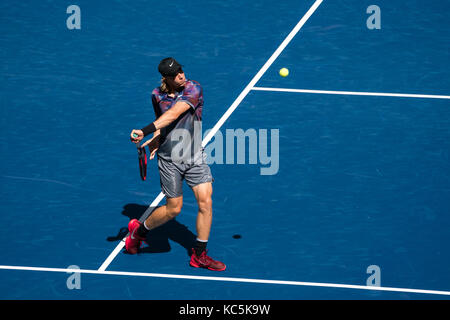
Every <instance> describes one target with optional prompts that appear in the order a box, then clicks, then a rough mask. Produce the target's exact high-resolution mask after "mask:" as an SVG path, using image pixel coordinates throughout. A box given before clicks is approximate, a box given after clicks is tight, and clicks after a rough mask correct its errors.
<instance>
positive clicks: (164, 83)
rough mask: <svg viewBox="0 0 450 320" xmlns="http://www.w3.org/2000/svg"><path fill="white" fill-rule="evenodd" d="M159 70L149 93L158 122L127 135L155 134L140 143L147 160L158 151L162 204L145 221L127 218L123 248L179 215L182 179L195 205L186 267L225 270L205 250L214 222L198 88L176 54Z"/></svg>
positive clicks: (133, 245)
mask: <svg viewBox="0 0 450 320" xmlns="http://www.w3.org/2000/svg"><path fill="white" fill-rule="evenodd" d="M158 71H159V72H160V73H161V75H162V79H161V85H160V86H159V87H157V88H156V89H154V90H153V92H152V103H153V108H154V111H155V115H156V120H155V121H154V122H152V123H150V124H149V125H148V126H146V127H144V128H142V129H141V130H137V129H133V130H132V131H131V134H130V138H131V141H132V142H134V143H138V142H140V141H141V140H142V139H143V138H144V137H146V136H147V135H149V134H151V133H153V138H152V139H150V140H149V141H147V142H146V143H144V144H143V145H142V146H144V147H145V145H148V146H149V149H150V159H153V158H154V155H155V153H157V155H158V168H159V174H160V183H161V189H162V192H163V193H164V195H165V196H166V204H165V205H164V206H161V207H159V208H157V209H155V210H154V211H153V212H152V214H151V215H150V216H149V217H148V218H147V220H145V221H144V223H140V222H139V221H138V220H136V219H133V220H131V221H130V223H129V224H128V230H129V232H130V234H129V235H128V237H127V238H126V242H125V248H126V250H127V251H128V252H129V253H131V254H135V253H137V252H138V250H139V248H140V245H141V241H143V240H144V239H145V238H146V234H147V233H148V231H149V230H152V229H154V228H156V227H158V226H160V225H162V224H164V223H166V222H167V221H169V220H171V219H173V218H175V217H176V216H177V215H178V214H179V213H180V211H181V207H182V205H183V191H182V183H183V179H185V180H186V182H187V184H188V185H189V187H190V188H191V189H192V191H193V192H194V195H195V198H196V199H197V203H198V214H197V221H196V227H197V240H196V244H195V247H194V248H193V250H192V255H191V260H190V265H191V266H193V267H196V268H207V269H209V270H213V271H223V270H225V268H226V266H225V264H223V263H222V262H220V261H215V260H213V259H212V258H210V257H209V256H207V254H206V253H207V251H206V245H207V242H208V238H209V233H210V230H211V223H212V199H211V196H212V182H213V177H212V175H211V170H210V168H209V166H208V164H207V163H206V155H205V153H204V150H203V148H202V146H201V139H202V132H201V121H202V108H203V92H202V87H201V86H200V84H199V83H198V82H196V81H193V80H187V79H186V78H185V75H184V72H183V70H182V66H181V65H180V64H179V63H178V62H177V61H176V60H175V59H174V58H166V59H163V60H162V61H161V62H160V64H159V66H158Z"/></svg>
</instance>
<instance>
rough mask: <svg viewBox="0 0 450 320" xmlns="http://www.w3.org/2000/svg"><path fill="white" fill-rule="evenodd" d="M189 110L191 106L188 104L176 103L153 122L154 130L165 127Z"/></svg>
mask: <svg viewBox="0 0 450 320" xmlns="http://www.w3.org/2000/svg"><path fill="white" fill-rule="evenodd" d="M190 108H191V106H190V105H189V104H188V103H186V102H184V101H177V102H176V103H175V105H174V106H172V107H171V108H170V109H169V110H167V111H166V112H164V113H163V114H162V115H161V116H160V117H159V118H158V119H156V120H155V121H154V122H153V123H154V124H155V128H156V130H160V129H162V128H165V127H167V126H168V125H170V124H171V123H172V122H174V121H175V120H177V119H178V117H179V116H181V115H182V114H183V113H185V112H186V111H187V110H189V109H190Z"/></svg>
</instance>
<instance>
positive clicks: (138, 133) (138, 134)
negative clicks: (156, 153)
mask: <svg viewBox="0 0 450 320" xmlns="http://www.w3.org/2000/svg"><path fill="white" fill-rule="evenodd" d="M130 139H131V142H133V143H139V142H141V140H142V139H144V133H143V132H142V130H136V129H133V130H131V133H130Z"/></svg>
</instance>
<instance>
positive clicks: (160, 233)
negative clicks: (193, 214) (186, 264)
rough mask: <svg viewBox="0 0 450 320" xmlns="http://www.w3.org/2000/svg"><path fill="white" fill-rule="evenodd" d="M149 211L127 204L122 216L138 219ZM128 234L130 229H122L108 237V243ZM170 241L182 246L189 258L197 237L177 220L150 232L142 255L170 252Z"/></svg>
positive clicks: (144, 207) (141, 206) (142, 249)
mask: <svg viewBox="0 0 450 320" xmlns="http://www.w3.org/2000/svg"><path fill="white" fill-rule="evenodd" d="M145 210H147V206H143V205H139V204H133V203H131V204H126V205H125V206H124V207H123V211H122V214H123V215H124V216H127V217H128V218H130V220H132V219H138V220H139V218H140V217H141V216H142V214H143V213H144V212H145ZM127 234H128V228H127V227H123V228H120V230H119V233H118V234H117V235H116V236H112V237H108V238H107V239H106V240H108V241H120V240H122V239H123V238H124V237H125V236H126V235H127ZM169 239H170V240H172V241H174V242H176V243H178V244H180V245H181V246H182V247H184V248H185V249H186V253H187V255H188V256H190V255H191V249H192V247H193V246H194V244H195V239H196V235H195V234H194V233H192V232H191V231H190V230H189V229H188V228H187V227H186V226H185V225H184V224H181V223H179V222H178V221H177V220H176V218H175V219H173V220H170V221H168V222H167V223H165V224H163V225H162V226H159V227H158V228H155V229H153V230H151V231H149V233H148V235H147V239H146V241H145V242H146V246H144V247H142V248H141V250H140V253H162V252H169V251H170V249H171V247H170V243H169Z"/></svg>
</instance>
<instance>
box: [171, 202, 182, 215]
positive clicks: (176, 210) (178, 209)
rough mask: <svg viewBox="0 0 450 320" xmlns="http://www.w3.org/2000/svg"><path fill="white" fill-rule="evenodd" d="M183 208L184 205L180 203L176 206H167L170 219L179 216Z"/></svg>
mask: <svg viewBox="0 0 450 320" xmlns="http://www.w3.org/2000/svg"><path fill="white" fill-rule="evenodd" d="M182 207H183V203H182V202H179V203H176V204H173V205H171V206H167V215H168V216H169V218H170V219H173V218H175V217H176V216H178V215H179V214H180V212H181V208H182Z"/></svg>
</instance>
